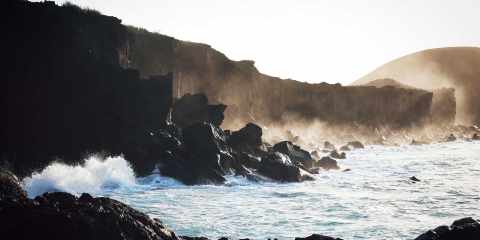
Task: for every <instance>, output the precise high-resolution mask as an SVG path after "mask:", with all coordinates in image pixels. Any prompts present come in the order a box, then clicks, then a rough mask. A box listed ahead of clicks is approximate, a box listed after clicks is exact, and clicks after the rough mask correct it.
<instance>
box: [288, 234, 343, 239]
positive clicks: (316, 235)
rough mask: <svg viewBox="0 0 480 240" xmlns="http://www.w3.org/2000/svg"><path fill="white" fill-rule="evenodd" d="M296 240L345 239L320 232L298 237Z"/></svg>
mask: <svg viewBox="0 0 480 240" xmlns="http://www.w3.org/2000/svg"><path fill="white" fill-rule="evenodd" d="M295 240H343V239H341V238H334V237H329V236H325V235H320V234H313V235H311V236H308V237H306V238H300V237H296V238H295Z"/></svg>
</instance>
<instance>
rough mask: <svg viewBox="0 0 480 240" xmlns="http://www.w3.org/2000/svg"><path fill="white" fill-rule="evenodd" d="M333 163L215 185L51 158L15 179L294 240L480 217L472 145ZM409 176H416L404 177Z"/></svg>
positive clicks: (405, 233)
mask: <svg viewBox="0 0 480 240" xmlns="http://www.w3.org/2000/svg"><path fill="white" fill-rule="evenodd" d="M337 161H338V164H339V165H340V167H341V168H342V169H346V168H350V169H351V171H348V172H343V171H334V170H330V171H320V173H319V174H317V175H315V181H310V182H303V183H257V182H251V181H248V180H246V179H244V178H242V177H234V176H231V175H230V176H227V179H228V182H227V183H226V184H224V185H222V186H213V185H204V186H185V185H182V184H181V183H179V182H177V181H175V180H174V179H171V178H167V177H163V176H161V175H158V174H152V175H150V176H148V177H145V178H139V179H136V178H135V177H134V173H133V171H132V169H131V168H130V167H129V165H128V163H127V161H125V159H123V158H122V157H110V158H107V159H103V160H100V159H99V158H97V157H95V156H92V157H91V158H89V159H88V160H87V161H86V163H85V164H84V165H83V166H75V167H72V166H65V165H61V164H52V165H50V166H49V167H48V168H46V169H45V170H43V171H42V172H41V173H37V174H34V175H32V176H31V177H30V178H26V179H24V181H23V185H24V187H25V188H26V190H27V192H28V194H29V196H30V197H35V196H37V195H41V194H42V193H43V192H45V191H66V192H70V193H72V194H75V195H77V196H79V195H80V194H81V193H82V192H89V193H91V194H92V195H93V196H96V197H98V196H107V197H110V198H114V199H117V200H120V201H122V202H124V203H126V204H129V205H130V206H132V207H134V208H136V209H138V210H140V211H142V212H144V213H147V214H149V215H150V216H152V217H155V218H159V219H161V220H162V221H163V223H164V224H165V225H166V227H167V228H169V229H170V230H172V231H174V232H175V234H176V235H177V236H182V235H183V236H204V237H208V238H212V239H218V238H220V237H223V236H225V237H233V238H247V237H248V238H250V239H267V238H272V239H273V238H280V239H293V238H294V237H306V236H309V235H311V234H313V233H317V234H324V235H328V236H333V237H340V238H344V239H411V238H414V237H416V236H418V235H419V234H421V233H423V232H425V231H427V230H428V229H432V228H435V227H437V226H439V225H444V224H446V225H450V224H451V223H452V222H453V221H454V220H456V219H458V218H462V217H467V216H471V217H474V218H480V208H479V207H478V206H479V202H480V142H478V141H477V142H465V141H457V142H451V143H441V144H432V145H426V146H402V147H382V146H371V147H366V148H365V149H359V150H355V151H351V152H347V158H346V159H341V160H337ZM412 176H415V177H417V178H418V179H420V180H421V181H420V182H413V181H410V180H409V178H410V177H412Z"/></svg>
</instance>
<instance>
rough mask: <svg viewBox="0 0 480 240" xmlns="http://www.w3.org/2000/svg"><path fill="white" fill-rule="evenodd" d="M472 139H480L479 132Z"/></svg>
mask: <svg viewBox="0 0 480 240" xmlns="http://www.w3.org/2000/svg"><path fill="white" fill-rule="evenodd" d="M472 140H480V137H479V136H478V133H474V134H473V136H472Z"/></svg>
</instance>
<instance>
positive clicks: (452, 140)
mask: <svg viewBox="0 0 480 240" xmlns="http://www.w3.org/2000/svg"><path fill="white" fill-rule="evenodd" d="M455 141H457V137H455V135H453V133H451V134H450V136H448V138H447V140H445V142H455Z"/></svg>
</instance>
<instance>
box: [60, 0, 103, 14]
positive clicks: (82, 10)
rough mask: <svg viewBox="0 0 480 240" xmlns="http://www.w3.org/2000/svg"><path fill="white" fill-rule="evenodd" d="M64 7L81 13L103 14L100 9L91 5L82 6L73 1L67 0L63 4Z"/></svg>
mask: <svg viewBox="0 0 480 240" xmlns="http://www.w3.org/2000/svg"><path fill="white" fill-rule="evenodd" d="M62 7H64V8H69V9H72V10H74V11H76V12H79V13H85V14H92V15H103V14H102V13H101V12H100V11H98V10H96V9H93V8H89V7H80V6H78V5H76V4H74V3H72V2H69V1H66V2H65V3H63V4H62Z"/></svg>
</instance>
